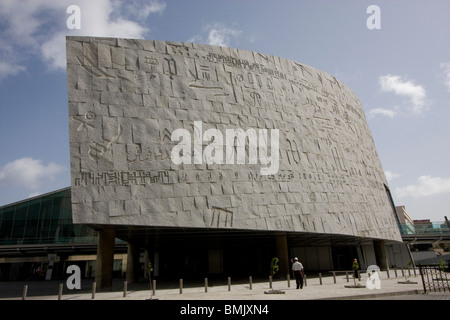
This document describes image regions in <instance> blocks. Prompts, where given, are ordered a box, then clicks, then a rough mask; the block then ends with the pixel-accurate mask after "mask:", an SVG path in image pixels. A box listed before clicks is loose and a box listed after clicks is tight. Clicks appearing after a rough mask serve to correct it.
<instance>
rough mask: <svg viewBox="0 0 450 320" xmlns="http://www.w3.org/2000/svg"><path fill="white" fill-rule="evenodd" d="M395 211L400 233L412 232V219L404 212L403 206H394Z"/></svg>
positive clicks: (413, 230)
mask: <svg viewBox="0 0 450 320" xmlns="http://www.w3.org/2000/svg"><path fill="white" fill-rule="evenodd" d="M395 211H396V213H397V217H398V221H399V223H400V230H401V233H402V234H413V233H415V229H414V220H413V219H412V218H411V217H410V216H409V215H408V213H407V212H406V208H405V206H396V207H395Z"/></svg>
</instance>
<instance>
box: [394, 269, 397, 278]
mask: <svg viewBox="0 0 450 320" xmlns="http://www.w3.org/2000/svg"><path fill="white" fill-rule="evenodd" d="M394 274H395V277H396V278H397V277H398V275H397V268H395V269H394Z"/></svg>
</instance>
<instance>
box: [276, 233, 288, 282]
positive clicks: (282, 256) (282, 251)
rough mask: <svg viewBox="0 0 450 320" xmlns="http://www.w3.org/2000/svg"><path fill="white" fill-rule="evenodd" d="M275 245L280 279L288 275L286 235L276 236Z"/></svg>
mask: <svg viewBox="0 0 450 320" xmlns="http://www.w3.org/2000/svg"><path fill="white" fill-rule="evenodd" d="M275 237H276V244H277V255H278V259H279V260H280V261H279V263H278V265H279V267H280V270H279V271H278V274H279V275H280V276H282V277H285V276H286V275H288V274H289V252H288V244H287V236H286V234H280V235H276V236H275Z"/></svg>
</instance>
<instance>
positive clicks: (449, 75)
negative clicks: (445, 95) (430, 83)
mask: <svg viewBox="0 0 450 320" xmlns="http://www.w3.org/2000/svg"><path fill="white" fill-rule="evenodd" d="M440 67H441V68H442V69H443V71H444V76H445V80H444V84H445V86H446V87H447V91H448V92H450V62H445V63H444V62H443V63H441V66H440Z"/></svg>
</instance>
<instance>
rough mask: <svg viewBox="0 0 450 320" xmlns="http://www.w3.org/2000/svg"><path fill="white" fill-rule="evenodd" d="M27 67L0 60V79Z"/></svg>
mask: <svg viewBox="0 0 450 320" xmlns="http://www.w3.org/2000/svg"><path fill="white" fill-rule="evenodd" d="M26 69H27V68H26V67H24V66H21V65H16V64H14V63H13V62H5V61H0V80H2V79H4V78H6V77H8V76H11V75H12V76H13V75H16V74H18V73H19V72H22V71H25V70H26Z"/></svg>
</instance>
